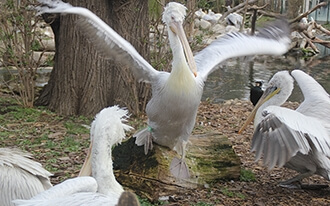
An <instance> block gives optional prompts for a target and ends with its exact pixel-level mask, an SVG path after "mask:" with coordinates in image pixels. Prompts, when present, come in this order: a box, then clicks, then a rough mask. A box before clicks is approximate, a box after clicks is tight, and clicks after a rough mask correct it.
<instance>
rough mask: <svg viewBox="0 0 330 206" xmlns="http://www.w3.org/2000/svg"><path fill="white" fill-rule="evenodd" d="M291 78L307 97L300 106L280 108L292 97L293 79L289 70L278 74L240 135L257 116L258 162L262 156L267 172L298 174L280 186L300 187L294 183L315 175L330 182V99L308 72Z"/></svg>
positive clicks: (254, 144)
mask: <svg viewBox="0 0 330 206" xmlns="http://www.w3.org/2000/svg"><path fill="white" fill-rule="evenodd" d="M291 75H292V76H293V77H294V79H295V80H296V81H297V83H298V84H299V87H300V89H301V91H302V93H303V95H304V98H305V99H304V101H303V102H302V103H301V104H300V105H299V107H298V108H297V109H296V110H291V109H288V108H284V107H280V105H282V104H283V103H284V102H285V101H286V100H287V99H288V97H289V96H290V95H291V92H292V89H293V78H292V77H291V76H290V74H289V72H288V71H281V72H278V73H276V74H275V75H274V76H273V78H272V79H271V80H270V82H269V86H268V87H267V88H266V90H265V92H264V94H263V96H262V97H261V98H260V100H259V102H258V104H257V105H256V106H255V108H254V110H253V111H252V112H251V115H250V116H249V118H248V119H247V121H246V123H245V124H244V125H243V127H242V128H241V129H240V131H239V133H240V132H242V131H243V130H244V129H245V127H246V126H247V125H248V123H249V122H251V121H252V119H253V118H254V117H255V120H254V127H255V130H254V134H253V139H252V151H255V152H256V160H259V159H260V158H261V156H262V155H263V164H264V165H266V166H267V167H268V169H272V168H274V167H275V166H278V167H282V166H284V167H287V168H289V169H293V170H296V171H297V172H299V173H300V174H299V175H297V176H296V177H293V178H292V179H289V180H287V181H284V182H282V183H280V185H281V186H285V187H300V185H299V184H298V185H296V184H295V183H296V182H298V183H300V181H301V180H302V179H304V178H306V177H309V176H311V175H313V174H318V175H320V176H322V177H324V178H325V179H327V180H330V159H329V158H330V116H329V114H330V96H329V94H328V93H327V92H326V91H325V90H324V88H323V87H322V86H321V85H320V84H319V83H318V82H317V81H315V79H313V78H312V77H311V76H309V75H308V74H306V73H305V72H303V71H301V70H294V71H292V72H291ZM306 187H308V186H306Z"/></svg>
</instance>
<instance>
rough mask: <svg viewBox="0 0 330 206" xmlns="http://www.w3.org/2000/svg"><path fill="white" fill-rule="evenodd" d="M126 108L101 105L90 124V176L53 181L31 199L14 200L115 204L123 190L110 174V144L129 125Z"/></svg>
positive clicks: (41, 205)
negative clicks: (103, 107)
mask: <svg viewBox="0 0 330 206" xmlns="http://www.w3.org/2000/svg"><path fill="white" fill-rule="evenodd" d="M127 117H128V112H127V110H124V109H120V108H119V107H117V106H113V107H109V108H105V109H103V110H102V111H101V112H100V113H99V114H97V115H96V117H95V120H94V121H93V123H92V126H91V141H92V142H93V146H92V154H91V158H92V160H91V164H92V176H93V177H88V176H84V177H77V178H73V179H69V180H66V181H64V182H63V183H60V184H58V185H55V186H54V187H52V188H50V189H49V190H47V191H44V192H42V193H40V194H39V195H37V196H35V197H33V198H32V199H30V200H16V201H15V204H16V205H21V206H32V205H33V206H59V205H61V206H62V205H63V206H64V205H68V206H78V205H79V206H81V205H86V206H87V205H88V206H92V205H95V206H100V205H116V204H117V203H118V200H119V197H120V195H121V194H122V193H123V191H124V190H123V188H122V186H121V185H120V184H119V183H118V182H117V181H116V179H115V176H114V174H113V168H112V158H111V151H112V146H114V145H116V144H118V143H121V141H122V140H123V139H124V138H125V131H128V130H130V129H132V128H131V127H130V126H128V125H126V124H124V122H126V119H127Z"/></svg>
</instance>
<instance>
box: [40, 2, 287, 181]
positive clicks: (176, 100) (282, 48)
mask: <svg viewBox="0 0 330 206" xmlns="http://www.w3.org/2000/svg"><path fill="white" fill-rule="evenodd" d="M39 2H41V3H42V4H43V6H40V7H38V8H37V10H38V11H39V14H41V13H63V14H77V15H79V16H80V17H81V20H80V21H79V22H78V24H82V25H81V27H80V28H82V29H84V30H85V31H86V32H85V33H86V35H88V36H89V37H90V40H91V41H92V43H93V44H94V45H95V46H96V48H97V49H98V50H99V51H102V54H103V55H104V56H105V57H107V58H111V59H114V60H117V61H118V62H120V63H122V64H124V65H127V66H128V67H129V68H131V71H132V73H133V74H134V76H135V78H136V80H138V81H142V82H147V83H150V84H151V88H152V97H151V99H150V101H149V102H148V104H147V107H146V113H147V116H148V122H147V124H148V126H147V127H146V128H145V129H143V130H141V131H139V132H137V133H136V134H135V135H134V137H136V144H137V145H138V146H142V145H144V150H145V153H146V154H147V153H148V151H149V150H151V149H152V148H153V142H155V143H157V144H159V145H162V146H165V147H168V148H170V149H173V150H175V151H177V153H178V154H179V155H181V158H180V159H179V158H174V159H173V161H172V163H171V165H170V171H171V172H172V174H173V175H174V176H175V177H178V178H182V179H185V178H189V171H188V168H187V165H186V164H185V162H184V156H185V147H186V144H187V142H188V138H189V136H190V135H191V132H192V130H193V128H194V125H195V120H196V115H197V109H198V106H199V104H200V101H201V97H202V93H203V87H204V82H205V81H206V79H207V76H208V75H209V74H210V73H211V72H212V71H214V70H215V69H217V68H218V67H216V66H217V65H218V64H219V63H220V62H222V61H224V60H226V59H228V58H231V57H238V56H246V55H256V54H269V55H281V54H283V53H285V52H286V51H287V50H288V48H289V44H290V38H289V27H288V24H287V22H286V21H284V20H278V21H277V22H275V23H274V24H273V25H269V26H268V27H266V28H264V29H261V30H260V31H259V34H258V35H256V36H249V35H245V34H242V33H230V34H227V35H225V36H224V37H222V38H220V39H218V40H216V41H214V42H213V43H212V44H211V45H209V46H208V47H206V48H205V49H203V50H202V51H201V52H199V53H198V54H196V56H195V57H194V56H193V53H192V51H191V49H190V46H189V44H188V41H187V38H186V36H185V33H184V30H183V26H182V24H183V21H184V18H185V15H186V7H185V6H183V5H181V4H179V3H176V2H170V3H168V4H167V6H166V7H165V9H164V13H163V17H162V20H163V22H164V23H165V24H166V27H167V30H168V39H169V43H170V47H171V51H172V55H173V61H172V69H171V72H170V73H169V72H164V71H158V70H156V69H154V68H153V67H152V66H151V65H150V64H149V63H148V62H147V61H146V60H145V59H143V57H142V56H141V55H140V54H139V53H138V52H137V51H136V50H135V49H134V48H133V46H132V45H131V44H130V43H128V42H127V41H126V40H125V39H123V38H122V37H121V36H120V35H118V34H117V33H116V32H115V31H114V30H113V29H112V28H110V27H109V26H108V25H107V24H106V23H104V21H102V20H101V19H100V18H99V17H97V16H96V15H95V14H94V13H92V12H91V11H90V10H88V9H86V8H81V7H73V6H71V5H70V4H67V3H63V2H61V1H58V0H57V1H50V0H39Z"/></svg>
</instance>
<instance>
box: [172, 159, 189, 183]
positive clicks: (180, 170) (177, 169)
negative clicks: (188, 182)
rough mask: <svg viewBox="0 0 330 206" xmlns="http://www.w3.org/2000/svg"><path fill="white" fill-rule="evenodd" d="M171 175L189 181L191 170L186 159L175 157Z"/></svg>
mask: <svg viewBox="0 0 330 206" xmlns="http://www.w3.org/2000/svg"><path fill="white" fill-rule="evenodd" d="M170 171H171V174H172V175H173V176H174V177H176V178H179V179H189V178H190V174H189V168H188V166H187V164H186V162H185V161H184V159H182V158H181V159H179V158H177V157H174V158H173V160H172V162H171V165H170Z"/></svg>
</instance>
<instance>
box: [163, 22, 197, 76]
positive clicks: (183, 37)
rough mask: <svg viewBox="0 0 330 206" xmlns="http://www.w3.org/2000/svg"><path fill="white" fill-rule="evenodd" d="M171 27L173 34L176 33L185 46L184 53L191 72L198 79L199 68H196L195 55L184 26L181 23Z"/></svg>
mask: <svg viewBox="0 0 330 206" xmlns="http://www.w3.org/2000/svg"><path fill="white" fill-rule="evenodd" d="M169 27H170V29H171V31H172V32H174V33H175V34H176V35H178V37H179V39H180V41H181V44H182V46H183V50H184V53H185V55H186V58H187V62H188V65H189V68H190V70H191V72H192V73H193V74H194V76H195V77H196V76H197V66H196V63H195V59H194V55H193V53H192V51H191V48H190V46H189V43H188V40H187V37H186V34H185V32H184V30H183V26H182V24H181V23H179V22H172V23H171V24H170V25H169Z"/></svg>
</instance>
